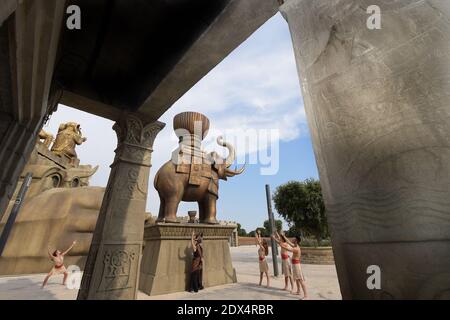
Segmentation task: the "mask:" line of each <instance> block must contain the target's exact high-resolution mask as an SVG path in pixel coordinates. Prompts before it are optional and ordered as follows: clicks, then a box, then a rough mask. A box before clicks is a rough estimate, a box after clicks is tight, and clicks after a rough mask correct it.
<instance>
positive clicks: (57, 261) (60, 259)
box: [42, 241, 77, 288]
mask: <svg viewBox="0 0 450 320" xmlns="http://www.w3.org/2000/svg"><path fill="white" fill-rule="evenodd" d="M76 243H77V242H76V241H74V242H72V245H71V246H70V247H69V248H68V249H67V250H66V251H64V252H61V251H59V250H55V251H53V253H51V252H50V248H48V249H47V252H48V256H49V258H50V259H51V260H52V262H53V263H54V266H53V268H52V269H51V270H50V272H49V273H48V274H47V276H46V277H45V279H44V282H43V283H42V288H44V287H45V285H46V284H47V282H48V279H50V277H51V276H53V275H57V274H61V273H62V274H64V278H63V283H62V284H63V285H66V281H67V277H68V276H69V273H68V272H67V269H66V267H65V266H64V256H65V255H66V254H67V253H69V251H70V250H72V248H73V246H74V245H75V244H76Z"/></svg>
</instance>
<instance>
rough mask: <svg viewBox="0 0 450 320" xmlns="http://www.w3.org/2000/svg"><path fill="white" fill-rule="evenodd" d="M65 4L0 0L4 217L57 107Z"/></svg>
mask: <svg viewBox="0 0 450 320" xmlns="http://www.w3.org/2000/svg"><path fill="white" fill-rule="evenodd" d="M64 7H65V3H64V1H59V0H49V1H34V0H23V1H6V2H2V4H0V11H1V12H0V163H1V169H0V220H2V217H3V214H4V212H5V209H6V207H7V205H8V203H9V201H10V200H11V197H12V195H13V193H14V190H15V187H16V184H17V181H18V179H19V175H20V173H21V172H22V170H23V168H24V166H25V164H26V162H27V160H28V157H29V155H30V153H31V151H32V150H33V147H34V145H35V142H36V138H37V133H38V132H39V129H40V128H41V127H42V125H43V123H44V120H45V118H46V116H47V115H48V114H49V113H50V112H51V111H52V110H53V107H54V104H53V103H52V102H51V101H52V99H49V96H51V97H54V93H56V92H57V90H56V89H55V90H50V86H51V82H52V76H53V70H54V65H55V58H56V52H57V49H58V42H59V35H60V31H61V26H62V20H63V15H64ZM4 219H6V217H4ZM4 219H3V220H4Z"/></svg>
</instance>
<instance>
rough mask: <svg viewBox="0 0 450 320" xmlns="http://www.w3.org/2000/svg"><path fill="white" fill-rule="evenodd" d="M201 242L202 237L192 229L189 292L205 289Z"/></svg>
mask: <svg viewBox="0 0 450 320" xmlns="http://www.w3.org/2000/svg"><path fill="white" fill-rule="evenodd" d="M201 243H202V237H201V236H200V235H195V232H194V231H192V237H191V244H192V251H193V258H192V268H191V279H190V285H189V292H198V290H201V289H203V285H202V283H201V279H200V275H201V271H202V268H203V247H202V245H201Z"/></svg>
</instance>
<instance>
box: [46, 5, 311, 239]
mask: <svg viewBox="0 0 450 320" xmlns="http://www.w3.org/2000/svg"><path fill="white" fill-rule="evenodd" d="M187 110H190V111H197V112H201V113H204V114H205V115H206V116H208V118H209V119H210V122H211V129H210V131H209V134H208V137H207V138H206V139H205V145H204V147H205V149H206V150H207V151H212V150H215V151H218V152H219V153H222V154H223V155H225V153H223V152H224V150H223V148H221V147H219V146H218V145H217V144H215V142H214V141H215V138H216V137H217V136H218V135H221V134H222V135H225V138H226V139H227V140H229V141H232V142H233V141H235V139H238V138H239V135H240V134H242V132H256V133H264V132H277V134H276V135H272V136H271V138H272V140H271V142H270V144H263V143H254V144H252V145H249V146H248V148H240V149H238V150H237V153H238V162H239V163H243V162H244V161H246V162H247V163H249V162H255V161H251V159H253V160H255V159H256V160H261V159H263V158H262V157H261V155H275V154H277V152H278V157H275V156H272V158H271V159H272V164H274V163H276V162H277V161H279V163H278V166H273V167H274V168H275V167H278V171H277V172H276V173H275V174H271V175H262V174H261V172H263V171H262V170H261V169H262V168H264V167H266V168H267V165H263V164H261V163H260V161H258V163H252V164H248V165H247V169H246V171H245V173H243V174H242V175H240V176H238V177H235V178H231V179H229V180H228V181H221V183H220V187H219V193H220V198H219V201H218V206H217V209H218V219H221V220H232V221H238V222H240V223H241V224H242V226H243V227H244V228H245V229H247V231H251V230H254V229H255V228H256V227H258V226H262V224H263V222H264V220H265V219H267V207H266V199H265V184H269V185H270V186H271V189H272V191H274V190H275V188H276V187H277V186H278V185H280V184H282V183H285V182H287V181H289V180H303V179H306V178H309V177H313V178H317V177H318V174H317V167H316V164H315V159H314V154H313V151H312V146H311V141H310V136H309V132H308V127H307V123H306V117H305V112H304V107H303V99H302V97H301V90H300V85H299V81H298V77H297V71H296V65H295V59H294V55H293V49H292V44H291V39H290V35H289V30H288V26H287V23H286V22H285V21H284V19H283V18H282V17H281V15H279V14H277V15H276V16H275V17H273V18H272V19H271V20H269V21H268V22H267V23H266V24H264V25H263V26H262V27H261V28H260V29H259V30H258V31H257V32H255V33H254V34H253V35H252V36H251V37H250V38H249V39H248V40H247V41H246V42H244V43H243V44H242V45H241V46H240V47H238V48H237V49H236V50H235V51H234V52H233V53H231V54H230V55H229V56H228V57H227V58H226V59H224V61H222V62H221V63H220V64H219V65H218V66H217V67H216V68H214V69H213V70H212V71H211V72H210V73H209V74H208V75H207V76H205V77H204V78H203V79H202V80H201V81H199V82H198V83H197V84H196V85H195V86H194V87H193V88H191V90H189V91H188V92H187V93H186V94H185V95H184V96H183V97H182V98H180V99H179V100H178V101H177V102H176V103H175V104H174V105H173V106H172V107H171V108H170V109H169V110H168V111H167V112H166V113H165V114H164V115H163V116H162V117H161V119H160V120H161V121H163V122H165V123H167V126H166V128H165V129H164V130H163V131H162V132H161V133H160V135H159V136H158V137H157V140H156V141H155V145H154V150H155V151H154V153H153V159H152V163H153V167H152V172H151V176H150V185H149V195H148V201H147V209H148V211H150V212H151V213H152V214H157V212H158V208H159V198H158V195H157V193H156V191H155V190H154V188H153V178H154V175H155V173H156V171H157V170H158V169H159V167H160V166H161V165H162V164H163V163H164V162H166V161H168V160H169V159H170V156H171V152H172V151H173V150H174V149H175V148H176V147H177V139H176V137H175V134H174V133H173V129H172V119H173V116H174V115H176V114H177V113H179V112H182V111H187ZM66 121H77V122H79V123H80V124H81V126H82V129H83V133H84V134H85V135H86V136H87V137H88V141H87V142H86V143H85V144H83V145H82V146H80V147H78V149H77V152H78V155H79V158H80V159H81V162H82V163H84V164H92V165H99V166H100V168H99V171H98V172H97V173H96V175H95V176H94V177H93V178H92V180H91V185H98V186H105V185H106V183H107V180H108V175H109V165H110V164H111V163H112V160H113V158H114V149H115V147H116V142H117V139H116V137H115V133H114V131H113V130H112V129H111V128H112V125H113V123H112V122H111V121H109V120H106V119H102V118H99V117H96V116H93V115H90V114H87V113H84V112H81V111H78V110H75V109H72V108H68V107H65V106H62V105H60V106H59V109H58V112H56V113H54V114H53V116H52V118H51V120H50V121H49V123H48V124H47V125H46V127H44V129H45V130H47V131H50V132H52V133H53V134H56V132H57V128H58V126H59V124H60V123H61V122H66ZM271 130H272V131H271ZM273 130H275V131H273ZM261 137H264V136H261ZM264 140H265V139H262V138H260V140H259V142H261V141H264ZM188 210H197V207H196V204H195V203H182V204H181V205H180V207H179V210H178V214H179V215H186V214H187V211H188ZM276 216H277V214H276Z"/></svg>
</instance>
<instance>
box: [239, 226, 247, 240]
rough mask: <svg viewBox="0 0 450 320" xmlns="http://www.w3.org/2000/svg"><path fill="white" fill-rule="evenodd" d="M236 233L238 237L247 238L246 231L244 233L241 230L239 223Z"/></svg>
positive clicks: (243, 230)
mask: <svg viewBox="0 0 450 320" xmlns="http://www.w3.org/2000/svg"><path fill="white" fill-rule="evenodd" d="M237 233H238V236H240V237H246V236H247V231H245V229H243V228H242V226H241V224H240V223H238V224H237Z"/></svg>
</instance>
